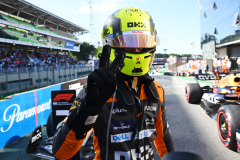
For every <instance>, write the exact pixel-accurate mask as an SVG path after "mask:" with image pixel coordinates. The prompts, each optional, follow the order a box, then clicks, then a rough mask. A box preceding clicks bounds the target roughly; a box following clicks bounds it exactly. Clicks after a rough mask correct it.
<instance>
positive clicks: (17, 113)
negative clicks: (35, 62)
mask: <svg viewBox="0 0 240 160" xmlns="http://www.w3.org/2000/svg"><path fill="white" fill-rule="evenodd" d="M60 89H61V84H58V85H54V86H50V87H46V88H43V89H39V90H34V91H30V92H26V93H22V94H19V95H15V96H13V98H12V99H9V100H3V101H0V149H1V148H3V147H5V146H6V145H8V144H10V143H12V142H14V141H16V140H17V139H19V138H21V137H23V136H25V135H27V134H28V133H30V132H32V131H33V130H34V129H35V128H36V127H37V126H39V125H43V124H46V123H47V118H48V115H49V114H50V112H51V111H52V104H51V103H52V102H51V91H53V90H60Z"/></svg>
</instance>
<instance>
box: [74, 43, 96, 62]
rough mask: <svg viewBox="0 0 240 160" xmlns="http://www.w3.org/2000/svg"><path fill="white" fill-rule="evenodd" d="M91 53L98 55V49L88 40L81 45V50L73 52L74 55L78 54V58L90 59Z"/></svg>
mask: <svg viewBox="0 0 240 160" xmlns="http://www.w3.org/2000/svg"><path fill="white" fill-rule="evenodd" d="M89 55H92V56H96V55H97V49H96V48H95V47H94V45H91V44H89V43H88V42H83V43H82V44H81V45H80V52H77V53H73V56H76V58H77V59H78V60H88V59H89Z"/></svg>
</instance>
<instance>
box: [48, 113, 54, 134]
mask: <svg viewBox="0 0 240 160" xmlns="http://www.w3.org/2000/svg"><path fill="white" fill-rule="evenodd" d="M47 136H48V137H52V136H53V123H52V112H51V113H50V114H49V116H48V120H47Z"/></svg>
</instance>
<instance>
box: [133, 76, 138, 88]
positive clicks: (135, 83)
mask: <svg viewBox="0 0 240 160" xmlns="http://www.w3.org/2000/svg"><path fill="white" fill-rule="evenodd" d="M137 82H138V77H133V81H132V89H136V88H137Z"/></svg>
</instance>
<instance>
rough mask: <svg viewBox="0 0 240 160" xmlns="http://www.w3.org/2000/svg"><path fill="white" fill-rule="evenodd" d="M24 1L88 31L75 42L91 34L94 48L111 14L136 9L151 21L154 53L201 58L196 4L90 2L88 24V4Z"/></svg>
mask: <svg viewBox="0 0 240 160" xmlns="http://www.w3.org/2000/svg"><path fill="white" fill-rule="evenodd" d="M26 1H28V2H30V3H32V4H34V5H36V6H38V7H40V8H42V9H45V10H47V11H48V12H51V13H53V14H55V15H57V16H59V17H61V18H64V19H66V20H68V21H70V22H72V23H74V24H77V25H79V26H80V27H82V28H85V29H87V30H89V33H87V34H84V35H81V36H79V40H80V41H81V42H84V41H86V42H90V43H91V40H92V38H91V37H92V34H91V32H92V33H93V36H94V37H96V38H95V40H94V42H93V43H94V44H96V45H97V44H98V43H97V42H100V45H101V44H102V39H101V32H102V28H103V25H104V23H105V21H106V19H107V18H108V17H109V16H110V15H111V14H112V13H113V12H114V11H116V10H118V9H121V8H124V7H137V8H139V9H142V10H144V11H146V12H148V13H149V14H150V15H151V16H152V18H153V22H154V23H155V26H156V30H157V33H158V37H159V39H160V45H159V46H157V51H156V53H166V54H170V53H176V54H195V55H196V54H202V51H201V48H200V15H199V6H198V0H92V17H93V18H92V21H91V18H90V17H91V11H90V0H26ZM90 24H94V25H90ZM90 26H92V27H90ZM164 49H167V50H166V52H165V51H164Z"/></svg>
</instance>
